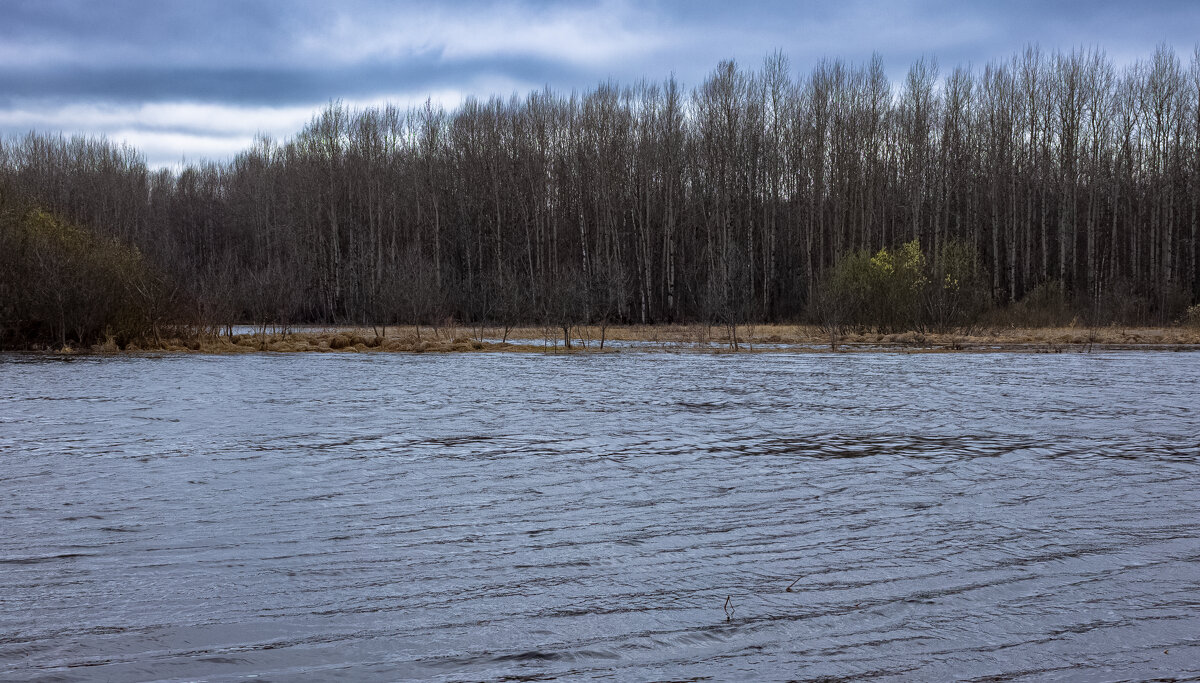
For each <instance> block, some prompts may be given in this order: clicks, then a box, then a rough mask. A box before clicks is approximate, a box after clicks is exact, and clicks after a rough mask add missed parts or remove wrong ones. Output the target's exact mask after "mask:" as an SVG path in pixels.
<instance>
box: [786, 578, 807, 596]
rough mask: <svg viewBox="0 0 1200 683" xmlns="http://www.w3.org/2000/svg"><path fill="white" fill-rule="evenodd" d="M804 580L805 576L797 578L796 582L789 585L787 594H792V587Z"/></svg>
mask: <svg viewBox="0 0 1200 683" xmlns="http://www.w3.org/2000/svg"><path fill="white" fill-rule="evenodd" d="M803 578H804V577H803V576H797V577H796V580H795V581H793V582H791V583H789V584H788V587H787V592H788V593H791V592H792V586H795V585H796V584H797V583H800V579H803Z"/></svg>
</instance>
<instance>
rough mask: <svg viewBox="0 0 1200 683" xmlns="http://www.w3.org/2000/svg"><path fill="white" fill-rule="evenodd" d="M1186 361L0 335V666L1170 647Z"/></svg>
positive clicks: (354, 669)
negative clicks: (216, 347) (105, 349)
mask: <svg viewBox="0 0 1200 683" xmlns="http://www.w3.org/2000/svg"><path fill="white" fill-rule="evenodd" d="M1198 361H1200V356H1198V355H1197V354H1193V353H1138V354H1116V353H1114V354H1101V355H1095V356H1087V355H1069V356H1033V355H1005V354H996V355H917V356H910V355H901V354H871V355H861V354H856V355H852V356H836V355H819V354H804V355H786V354H781V355H771V356H757V357H749V356H697V355H687V354H681V355H672V354H652V355H647V354H617V355H606V356H603V357H561V356H559V357H547V356H539V355H528V356H526V355H454V356H423V355H416V356H407V355H391V354H389V355H370V356H342V355H299V356H298V355H281V356H274V355H254V356H238V357H205V356H171V357H165V358H154V357H141V358H138V357H127V358H109V359H94V358H79V359H72V360H58V359H50V358H36V357H20V356H8V357H2V358H0V463H2V467H0V528H2V529H3V534H0V678H4V679H12V678H15V679H27V678H51V679H55V680H92V679H107V680H135V679H150V678H153V679H163V678H165V679H171V678H181V679H196V678H204V679H207V680H232V679H241V678H244V677H245V676H247V675H250V674H257V675H259V676H261V677H263V678H267V679H279V678H283V679H289V680H297V679H301V680H326V679H328V678H330V677H335V676H338V677H344V678H352V679H355V680H395V679H403V678H417V679H433V680H479V679H489V680H495V679H501V678H505V677H512V678H514V679H516V680H535V679H540V678H543V677H553V676H566V677H591V676H601V675H605V676H607V675H615V676H616V677H617V678H622V679H682V678H694V677H704V676H710V677H713V678H715V679H746V678H754V679H768V680H769V679H809V678H819V677H847V678H862V677H871V676H875V677H882V678H905V679H910V678H918V679H951V678H960V679H961V678H968V679H969V678H984V677H989V676H998V677H1019V676H1022V675H1027V676H1030V677H1034V678H1044V677H1056V676H1063V677H1067V678H1080V677H1082V678H1096V677H1098V678H1104V679H1122V678H1147V677H1156V676H1169V675H1184V676H1196V675H1198V674H1200V635H1197V634H1200V610H1198V605H1200V539H1198V538H1197V531H1196V530H1197V528H1200V411H1198V410H1197V407H1198V403H1200V402H1198V401H1197V399H1196V398H1195V393H1194V392H1195V387H1196V386H1197V385H1198V383H1200V362H1198ZM789 587H790V588H791V590H790V591H789V590H788V589H789Z"/></svg>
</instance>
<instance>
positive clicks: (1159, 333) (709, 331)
mask: <svg viewBox="0 0 1200 683" xmlns="http://www.w3.org/2000/svg"><path fill="white" fill-rule="evenodd" d="M478 334H479V331H478V330H477V329H476V330H474V331H472V333H471V335H470V336H468V335H467V334H464V333H463V329H462V328H459V329H442V330H434V331H431V330H430V329H429V328H424V329H422V330H421V336H420V338H418V337H417V334H416V330H415V329H414V328H411V327H389V328H388V334H387V336H386V337H380V336H377V335H376V334H375V333H373V332H372V333H369V332H368V331H365V330H362V329H358V328H336V329H331V330H329V331H324V332H300V333H292V334H287V335H282V334H274V335H271V334H269V335H266V336H262V335H235V336H234V337H232V338H228V337H223V336H221V337H205V338H199V339H187V340H184V339H164V340H163V342H162V345H161V346H158V345H153V346H147V345H145V344H144V343H143V345H141V346H139V345H137V344H129V345H128V346H127V347H126V348H125V349H124V351H167V352H177V353H187V352H192V353H196V352H198V353H218V354H223V353H261V352H277V353H299V352H340V353H378V352H395V353H468V352H514V351H517V352H538V353H565V352H566V351H565V349H564V348H563V345H562V338H561V331H560V330H557V329H546V328H542V327H519V328H515V329H513V330H510V331H509V335H508V338H509V339H510V340H514V341H510V342H507V343H504V342H500V341H499V339H500V338H501V337H502V335H503V332H502V331H501V330H499V329H488V328H485V329H484V330H483V339H482V340H480V338H479V337H478ZM605 337H606V340H607V341H609V342H614V341H615V342H617V343H618V346H620V345H621V343H622V342H639V344H638V345H637V346H636V347H635V348H636V349H638V350H646V351H655V350H674V351H704V352H728V351H729V350H730V349H729V335H728V330H726V329H725V328H718V327H711V326H706V325H696V324H691V325H622V326H619V327H617V326H614V327H609V328H608V329H607V330H606V331H605ZM738 337H739V345H740V350H741V351H742V352H769V351H780V350H783V351H828V350H829V336H828V334H826V333H823V332H822V331H821V330H820V329H819V328H817V327H815V326H810V325H784V324H763V325H754V326H753V327H751V328H739V330H738ZM572 339H573V344H572V346H573V348H572V351H571V352H572V353H596V352H599V351H600V350H601V349H600V345H599V339H600V329H599V328H594V327H580V328H575V329H573V330H572ZM764 345H766V346H765V347H764ZM1119 349H1176V350H1184V349H1188V350H1192V349H1195V350H1200V328H1194V327H1159V328H1127V327H1102V328H1082V327H1008V328H992V329H981V330H974V331H972V332H971V333H969V334H964V333H945V334H933V333H923V332H917V331H909V332H903V333H898V334H881V333H875V332H864V333H849V334H844V335H842V336H841V337H839V339H838V350H839V351H879V350H885V351H886V350H892V351H896V350H902V351H921V352H930V351H1028V352H1062V351H1088V350H1119ZM615 350H618V349H614V348H613V347H612V346H611V345H609V346H606V347H605V348H604V349H603V351H605V352H609V351H615ZM620 350H628V348H624V349H620ZM91 351H92V352H95V353H115V352H118V349H117V348H116V345H115V344H112V343H105V344H103V345H97V346H95V347H93V348H92V349H91Z"/></svg>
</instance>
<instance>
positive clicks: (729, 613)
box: [725, 595, 736, 621]
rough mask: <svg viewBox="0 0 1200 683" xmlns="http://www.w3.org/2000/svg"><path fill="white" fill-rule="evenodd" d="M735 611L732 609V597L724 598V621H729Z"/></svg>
mask: <svg viewBox="0 0 1200 683" xmlns="http://www.w3.org/2000/svg"><path fill="white" fill-rule="evenodd" d="M735 611H736V610H735V609H734V608H733V599H732V596H729V595H726V596H725V621H731V620H732V619H733V614H734V612H735Z"/></svg>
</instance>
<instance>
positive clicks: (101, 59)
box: [0, 0, 1200, 163]
mask: <svg viewBox="0 0 1200 683" xmlns="http://www.w3.org/2000/svg"><path fill="white" fill-rule="evenodd" d="M3 14H4V16H3V19H4V20H3V22H0V132H5V133H9V134H12V133H20V132H23V131H26V130H29V129H30V128H39V129H51V128H53V129H64V130H66V131H67V132H84V133H103V134H108V135H110V136H123V137H125V138H128V139H131V141H132V140H135V139H137V138H138V134H139V133H141V134H142V139H147V135H149V134H150V133H156V134H159V135H160V138H158V140H159V143H160V144H159V147H160V148H161V149H162V150H163V154H167V153H168V151H167V149H166V146H167V145H168V144H169V143H170V141H171V140H175V141H177V142H180V143H181V144H185V145H190V144H191V143H189V142H188V141H189V140H195V141H197V142H196V144H195V145H194V146H192V147H190V148H188V149H180V150H178V153H177V154H173V155H169V156H168V157H167V158H169V159H178V157H179V155H182V154H188V155H197V154H220V153H224V152H221V150H224V149H226V148H229V147H231V146H232V145H233V144H234V143H235V142H236V141H240V140H244V139H246V138H247V137H248V136H251V135H253V133H254V132H256V131H264V132H269V133H272V134H275V135H286V134H287V133H289V132H292V131H291V130H288V129H283V128H282V126H294V125H295V120H296V118H297V117H296V115H295V112H296V111H297V110H304V109H306V108H307V109H309V110H311V109H313V108H316V107H319V106H320V104H321V103H322V102H325V101H328V100H330V99H337V98H345V99H349V100H353V101H356V102H360V103H369V102H374V101H381V100H383V99H401V100H413V101H419V100H420V99H423V97H424V96H425V95H426V94H429V95H433V96H435V97H436V98H437V99H440V100H446V101H447V102H448V103H449V104H453V103H454V101H455V98H456V97H461V96H463V95H465V94H476V95H479V96H483V97H486V96H488V95H491V94H499V95H507V94H509V93H510V92H511V91H512V89H522V90H523V89H527V88H538V87H541V86H542V85H547V84H548V85H551V86H553V87H556V88H559V89H571V88H587V87H590V86H592V85H594V84H595V83H596V82H598V81H601V80H606V79H609V78H615V79H618V80H620V81H625V82H628V81H632V80H636V79H638V78H642V77H647V78H651V79H654V80H658V79H661V78H663V77H665V76H666V75H668V74H670V73H674V74H676V75H677V77H678V78H679V79H680V80H682V81H683V82H685V83H687V84H691V85H694V84H697V83H698V82H699V81H700V80H702V79H703V78H704V76H705V74H707V73H708V72H709V71H711V69H712V68H713V67H714V66H715V65H716V63H717V62H718V61H719V60H721V59H724V58H735V59H737V60H738V61H739V62H741V63H743V64H745V65H748V66H755V65H757V64H758V63H759V61H760V60H761V59H762V57H763V56H764V55H766V54H767V53H769V52H771V51H773V50H775V49H781V50H783V51H784V52H785V53H787V54H788V55H789V56H790V57H791V61H792V65H793V67H794V68H795V69H796V70H797V71H798V72H801V73H802V72H805V71H807V70H808V69H809V68H811V66H812V65H813V64H814V63H815V62H816V61H818V60H819V59H821V58H825V57H836V58H844V59H847V60H849V61H854V62H861V61H863V60H866V59H868V58H869V57H870V55H871V54H872V53H873V52H878V53H880V54H881V55H882V56H883V57H884V60H885V63H886V64H887V67H888V69H889V72H890V73H891V74H892V76H893V78H896V79H899V78H901V77H902V75H903V73H904V71H905V70H906V69H907V67H908V65H909V64H910V63H911V62H912V61H914V60H915V59H916V58H918V57H920V56H922V55H933V56H936V57H937V58H938V59H939V61H940V63H941V64H942V66H943V70H947V69H948V68H952V67H953V66H954V65H956V64H960V63H962V64H966V63H971V64H974V65H976V66H979V65H982V64H984V63H986V62H988V61H990V60H993V59H997V58H1005V57H1007V56H1009V55H1011V54H1013V53H1014V52H1016V51H1018V50H1020V49H1021V48H1022V47H1023V46H1024V45H1026V44H1028V43H1038V44H1040V45H1041V46H1042V47H1043V48H1044V49H1047V50H1050V51H1053V50H1055V49H1071V48H1073V47H1076V46H1092V45H1098V46H1100V47H1103V48H1105V49H1106V50H1107V51H1108V53H1109V54H1110V55H1111V56H1112V57H1113V58H1114V59H1115V60H1116V61H1118V62H1127V61H1130V60H1133V59H1138V58H1146V57H1148V56H1149V55H1150V54H1151V52H1152V51H1153V49H1154V47H1155V45H1157V44H1159V43H1164V42H1165V43H1167V44H1173V45H1174V46H1175V47H1176V48H1177V49H1179V51H1180V52H1181V53H1183V56H1184V57H1185V58H1189V57H1190V53H1191V51H1192V48H1193V43H1194V42H1195V41H1196V40H1197V36H1198V35H1200V34H1197V28H1198V27H1200V3H1196V2H1194V1H1193V0H1178V1H1161V2H1143V3H1140V4H1138V5H1136V6H1135V5H1134V4H1133V3H1129V2H1125V1H1123V0H1122V1H1117V0H1093V1H1090V2H1077V1H1068V2H1046V1H1045V0H1036V1H1034V0H1018V1H1016V2H1008V3H997V2H992V3H982V2H978V3H977V2H969V1H964V0H955V1H948V0H892V1H891V2H887V3H878V2H866V1H865V0H849V1H846V2H841V3H836V4H835V3H826V2H811V1H791V2H783V1H779V0H772V1H768V2H757V3H729V2H715V1H709V0H693V1H688V2H683V1H667V0H651V1H650V2H648V3H644V2H635V1H634V0H607V1H602V2H597V3H590V4H577V3H555V2H548V1H536V0H530V1H515V0H514V1H512V2H507V3H499V4H497V3H490V2H475V1H471V2H459V3H416V2H385V1H383V0H352V1H350V2H336V3H331V2H328V1H327V0H322V1H317V0H303V1H297V2H286V3H280V2H268V1H262V0H260V1H251V0H205V1H204V2H195V1H194V0H193V1H190V2H172V1H164V0H117V1H115V2H114V1H110V2H105V3H96V2H90V1H86V0H81V1H79V2H67V1H66V0H15V1H10V2H7V3H6V4H5V8H4V12H3ZM172 103H191V104H198V105H203V106H206V107H210V108H212V109H211V111H214V112H217V111H223V112H225V113H224V114H220V115H217V116H215V118H216V120H219V121H221V122H223V125H224V126H225V128H222V129H220V130H213V131H209V132H208V133H205V134H203V135H201V134H197V133H195V132H194V131H193V130H192V129H189V128H188V126H190V125H194V122H182V121H181V122H180V123H179V127H178V128H177V129H174V132H176V133H178V134H179V135H178V136H176V137H175V138H170V137H161V135H164V134H168V133H171V132H172V129H171V123H170V121H169V120H165V119H163V118H162V117H161V116H159V115H158V114H157V113H156V114H154V115H153V116H149V118H150V119H153V120H152V121H149V120H147V116H148V115H147V112H148V111H149V112H151V113H153V112H161V111H166V110H163V109H152V106H153V105H158V104H162V105H170V104H172ZM89 107H91V109H89ZM148 107H151V108H150V109H148ZM97 108H101V109H103V110H104V111H105V112H107V113H106V114H105V115H103V116H90V117H89V115H88V114H87V112H88V111H92V112H95V111H99V110H100V109H97ZM264 108H265V110H270V109H278V110H279V111H280V112H281V113H280V114H279V115H278V116H275V117H271V116H268V115H266V114H263V111H264ZM249 109H253V110H254V111H255V112H258V113H256V114H254V115H253V116H249V115H247V116H243V117H240V118H239V116H237V114H236V112H238V111H242V110H249ZM284 110H287V113H286V115H285V114H284V113H282V112H283V111H284ZM72 112H73V113H72ZM121 112H125V113H124V114H121ZM122 116H125V117H126V118H125V119H122ZM39 117H40V119H42V121H41V122H39ZM89 118H90V119H91V120H89ZM242 119H244V120H245V123H239V120H242ZM251 126H253V128H251ZM275 126H279V127H280V128H275ZM205 135H207V136H208V138H205ZM206 140H207V141H206ZM152 161H154V162H155V163H167V162H166V161H164V160H163V159H152Z"/></svg>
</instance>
